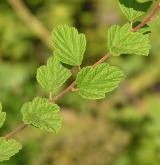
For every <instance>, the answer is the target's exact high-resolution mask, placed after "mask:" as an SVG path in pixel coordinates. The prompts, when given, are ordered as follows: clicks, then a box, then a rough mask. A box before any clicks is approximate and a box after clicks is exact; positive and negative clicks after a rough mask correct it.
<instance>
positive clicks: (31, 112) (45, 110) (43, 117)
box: [21, 97, 62, 133]
mask: <svg viewBox="0 0 160 165" xmlns="http://www.w3.org/2000/svg"><path fill="white" fill-rule="evenodd" d="M21 111H22V114H23V121H24V123H26V124H31V125H33V126H35V127H38V128H40V129H43V130H46V131H49V132H54V133H57V132H58V131H59V129H60V127H61V124H62V118H61V116H60V115H59V113H58V111H59V107H58V105H56V104H53V103H49V102H48V100H47V99H45V98H40V97H36V98H34V99H33V101H32V102H28V103H25V104H24V105H23V106H22V109H21Z"/></svg>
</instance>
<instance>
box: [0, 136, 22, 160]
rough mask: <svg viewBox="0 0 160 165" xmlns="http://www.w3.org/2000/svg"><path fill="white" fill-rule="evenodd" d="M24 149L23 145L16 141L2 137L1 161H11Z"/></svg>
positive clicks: (0, 142)
mask: <svg viewBox="0 0 160 165" xmlns="http://www.w3.org/2000/svg"><path fill="white" fill-rule="evenodd" d="M21 149H22V145H21V144H20V143H18V142H17V141H16V140H14V139H10V140H6V139H5V138H3V137H0V161H4V160H9V159H10V157H12V156H13V155H15V154H16V153H18V152H19V150H21Z"/></svg>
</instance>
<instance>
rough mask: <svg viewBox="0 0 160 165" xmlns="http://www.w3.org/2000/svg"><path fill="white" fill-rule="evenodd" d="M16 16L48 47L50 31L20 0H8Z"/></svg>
mask: <svg viewBox="0 0 160 165" xmlns="http://www.w3.org/2000/svg"><path fill="white" fill-rule="evenodd" d="M8 3H9V4H10V5H11V6H12V8H13V9H14V10H15V12H16V13H17V14H18V16H19V17H20V18H21V19H22V20H23V21H24V22H25V23H26V25H28V26H29V27H30V29H31V30H32V31H33V33H34V34H36V36H37V37H39V38H40V40H41V41H42V42H43V43H44V44H45V45H46V46H47V47H49V48H51V45H50V33H49V31H48V30H47V29H46V28H45V27H44V26H43V24H42V23H41V22H40V21H39V20H38V19H37V18H36V17H35V16H34V15H32V13H31V12H30V11H29V9H28V8H27V7H26V6H25V4H24V2H23V1H22V0H8Z"/></svg>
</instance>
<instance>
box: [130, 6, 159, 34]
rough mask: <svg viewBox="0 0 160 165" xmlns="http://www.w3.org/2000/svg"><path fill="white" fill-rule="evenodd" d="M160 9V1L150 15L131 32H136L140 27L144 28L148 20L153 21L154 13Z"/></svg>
mask: <svg viewBox="0 0 160 165" xmlns="http://www.w3.org/2000/svg"><path fill="white" fill-rule="evenodd" d="M159 10H160V3H158V4H157V6H156V7H155V8H154V10H153V11H152V12H151V13H150V15H149V16H148V17H147V18H146V19H145V20H144V21H143V22H141V23H140V24H139V25H138V26H136V27H135V28H134V29H132V30H131V32H136V31H137V30H139V29H140V28H142V27H143V26H144V25H145V24H147V23H148V22H150V21H152V19H153V17H154V15H155V14H156V13H157V12H158V11H159Z"/></svg>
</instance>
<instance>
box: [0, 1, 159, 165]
mask: <svg viewBox="0 0 160 165" xmlns="http://www.w3.org/2000/svg"><path fill="white" fill-rule="evenodd" d="M12 1H13V0H1V1H0V100H1V101H2V103H3V107H4V111H6V112H7V121H6V122H5V125H4V126H3V128H1V130H0V134H1V135H4V134H5V133H6V132H8V131H9V130H11V129H13V128H15V127H16V126H17V125H19V124H20V123H21V122H22V121H21V120H22V116H21V113H20V108H21V106H22V105H23V103H24V102H26V101H29V100H31V99H32V98H33V97H35V96H37V95H39V96H46V97H48V95H47V93H45V92H44V90H43V89H42V88H41V87H40V86H39V85H38V83H37V82H36V78H35V76H36V69H37V67H39V66H40V65H42V64H45V63H46V61H47V59H48V57H49V56H51V55H53V53H52V48H51V45H52V44H51V32H52V29H53V28H54V27H55V26H56V25H59V24H67V25H71V26H75V27H76V28H78V30H79V31H80V32H83V33H85V35H86V38H87V50H86V52H85V58H84V61H83V66H87V65H91V64H93V63H94V62H96V61H97V60H98V59H100V58H101V57H102V56H103V55H105V54H106V53H107V52H108V48H107V30H108V28H109V27H110V26H111V25H113V24H119V25H123V24H124V23H125V22H126V21H127V20H126V18H125V16H124V15H123V14H122V12H121V11H120V9H119V6H118V3H117V0H23V2H24V4H25V6H26V7H27V8H28V10H29V11H30V12H31V13H32V15H31V17H29V19H28V18H26V15H25V14H24V12H28V10H27V11H24V8H15V7H14V5H13V3H12ZM14 1H15V0H14ZM153 6H154V5H153ZM153 6H152V7H153ZM152 7H151V8H152ZM140 19H143V17H141V18H140ZM159 19H160V18H159V16H156V17H155V18H154V19H153V21H152V23H150V25H151V29H152V34H151V36H150V39H151V45H152V49H151V51H150V55H149V57H141V56H132V55H122V56H120V57H112V58H110V59H109V60H108V62H109V63H110V64H112V65H117V66H119V67H120V68H121V69H123V71H124V72H125V74H126V80H125V81H123V82H122V83H121V85H120V87H119V88H118V89H117V90H115V91H114V92H112V93H110V94H108V95H107V96H106V98H105V99H102V100H99V101H90V100H84V99H83V98H81V97H80V96H78V95H77V94H76V93H68V94H67V95H66V96H64V97H63V98H62V99H61V100H59V101H58V104H59V105H60V106H61V114H62V115H63V118H64V122H63V127H62V129H61V131H60V133H59V134H57V135H55V134H51V133H46V132H44V131H40V130H37V129H36V128H33V127H28V128H26V129H25V130H23V131H22V132H20V133H19V134H18V135H16V137H15V138H16V139H17V140H18V141H20V142H21V143H22V144H23V149H22V150H21V151H20V153H18V154H17V155H15V156H13V157H12V158H11V159H10V160H9V161H6V162H3V163H0V164H2V165H22V164H23V165H135V164H136V165H158V164H159V162H160V20H159ZM37 21H38V23H37ZM37 25H38V26H37ZM73 73H74V76H73V77H72V78H71V79H70V80H69V81H68V82H67V83H66V84H65V85H64V86H63V88H64V87H66V86H67V85H69V83H70V82H71V81H72V80H74V78H75V75H76V69H75V70H74V69H73ZM63 88H62V89H63ZM62 89H61V90H62Z"/></svg>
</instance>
